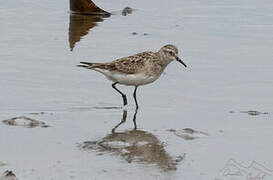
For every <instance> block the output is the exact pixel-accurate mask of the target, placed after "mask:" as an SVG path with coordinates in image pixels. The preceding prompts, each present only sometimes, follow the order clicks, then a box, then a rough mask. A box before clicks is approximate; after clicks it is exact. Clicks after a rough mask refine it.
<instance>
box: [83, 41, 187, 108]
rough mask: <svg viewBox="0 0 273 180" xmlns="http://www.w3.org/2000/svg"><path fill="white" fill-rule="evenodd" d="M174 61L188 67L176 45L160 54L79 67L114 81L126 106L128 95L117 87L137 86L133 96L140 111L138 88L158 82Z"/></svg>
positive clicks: (85, 64)
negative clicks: (120, 85)
mask: <svg viewBox="0 0 273 180" xmlns="http://www.w3.org/2000/svg"><path fill="white" fill-rule="evenodd" d="M174 60H176V61H178V62H179V63H181V64H183V65H184V66H185V67H187V65H186V64H185V63H184V62H183V61H182V60H181V59H180V58H179V57H178V49H177V48H176V47H175V46H174V45H171V44H168V45H165V46H163V47H162V48H161V49H160V50H159V51H158V52H151V51H146V52H142V53H138V54H135V55H132V56H128V57H124V58H120V59H117V60H114V61H112V62H105V63H92V62H80V63H81V65H78V66H79V67H84V68H87V69H91V70H95V71H98V72H100V73H102V74H104V75H105V76H106V78H107V79H109V80H111V81H113V82H114V83H113V84H112V87H113V88H114V89H115V90H116V91H117V92H118V93H120V94H121V96H122V98H123V104H124V105H126V104H127V98H126V95H125V94H124V93H122V92H121V91H120V90H119V89H117V88H116V85H117V84H123V85H127V86H135V90H134V94H133V95H134V100H135V104H136V108H137V109H138V103H137V98H136V91H137V88H138V87H139V86H141V85H145V84H149V83H152V82H154V81H155V80H157V79H158V78H159V77H160V75H161V74H162V73H163V71H164V69H165V68H166V67H167V65H168V64H169V63H170V62H172V61H174Z"/></svg>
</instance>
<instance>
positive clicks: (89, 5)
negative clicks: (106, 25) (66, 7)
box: [70, 0, 111, 17]
mask: <svg viewBox="0 0 273 180" xmlns="http://www.w3.org/2000/svg"><path fill="white" fill-rule="evenodd" d="M70 11H71V13H74V14H85V15H100V16H104V17H109V16H111V13H109V12H107V11H104V10H102V9H101V8H99V7H98V6H96V5H95V3H93V2H92V1H91V0H70Z"/></svg>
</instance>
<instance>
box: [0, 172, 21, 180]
mask: <svg viewBox="0 0 273 180" xmlns="http://www.w3.org/2000/svg"><path fill="white" fill-rule="evenodd" d="M0 180H18V179H17V177H16V176H15V174H14V173H13V172H12V171H9V170H6V171H5V172H4V173H3V175H2V176H1V177H0Z"/></svg>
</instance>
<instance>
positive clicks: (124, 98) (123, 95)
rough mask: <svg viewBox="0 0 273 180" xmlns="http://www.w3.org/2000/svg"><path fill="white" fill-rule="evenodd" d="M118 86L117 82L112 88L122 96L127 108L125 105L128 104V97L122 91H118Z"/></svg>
mask: <svg viewBox="0 0 273 180" xmlns="http://www.w3.org/2000/svg"><path fill="white" fill-rule="evenodd" d="M116 84H118V83H117V82H115V83H113V84H112V87H113V88H114V89H115V90H116V91H117V92H118V93H119V94H121V96H122V99H123V105H124V106H125V105H126V104H127V98H126V95H125V94H123V93H122V92H121V91H120V90H118V89H117V88H116Z"/></svg>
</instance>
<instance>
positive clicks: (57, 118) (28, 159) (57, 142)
mask: <svg viewBox="0 0 273 180" xmlns="http://www.w3.org/2000/svg"><path fill="white" fill-rule="evenodd" d="M95 3H97V4H98V5H99V6H100V7H101V8H103V9H105V10H107V11H110V12H115V15H113V16H112V17H110V18H107V19H104V20H103V21H101V20H99V21H98V22H97V21H96V22H95V24H96V26H93V25H92V23H91V22H90V24H89V23H88V22H89V21H81V20H78V21H77V20H76V23H75V22H74V25H75V24H76V26H74V28H76V27H78V28H79V29H77V28H76V30H75V31H74V32H71V30H72V29H73V20H75V19H73V18H71V17H70V14H69V13H68V7H69V4H68V2H67V1H45V0H41V1H35V2H34V1H29V0H25V1H20V2H17V1H16V2H15V1H14V0H12V1H6V2H5V4H2V5H1V7H0V13H1V16H0V21H1V28H0V34H1V35H2V36H1V41H0V58H1V59H0V84H1V88H0V93H1V97H0V107H1V108H0V112H1V113H0V120H1V123H0V162H2V163H4V164H5V165H4V166H0V174H2V172H4V171H5V170H6V169H10V170H13V171H14V173H15V174H16V175H17V177H19V178H20V179H28V180H32V179H46V180H48V179H81V180H85V179H129V178H130V179H200V180H201V179H204V180H205V179H217V178H218V179H221V180H222V179H224V180H226V179H232V178H233V179H234V178H237V179H245V178H246V177H247V175H249V177H250V176H251V177H256V178H257V177H258V175H263V179H272V176H273V171H272V169H273V158H272V155H271V152H272V149H273V141H272V135H273V133H272V128H271V127H272V125H273V122H272V113H273V112H272V107H273V101H272V91H273V86H272V84H273V80H272V77H273V73H272V68H273V61H272V50H273V49H272V47H273V34H272V31H273V4H272V3H270V1H268V0H262V1H254V0H250V1H243V0H239V1H234V0H233V1H221V2H219V1H215V0H211V1H190V2H188V1H178V0H174V1H171V2H165V1H163V0H160V1H155V0H152V1H148V2H146V1H142V0H139V1H135V2H131V1H121V2H115V3H113V2H108V1H106V0H102V1H100V2H95ZM155 4H156V6H155ZM125 6H130V7H132V8H134V9H136V10H135V11H133V13H132V14H129V15H127V16H121V15H120V13H121V10H122V9H123V8H124V7H125ZM77 23H79V24H81V25H82V26H83V28H82V29H81V28H80V25H77ZM85 23H86V24H85ZM88 28H91V29H89V31H88V30H87V29H88ZM133 32H136V33H137V34H136V35H133V34H132V33H133ZM71 33H73V35H75V34H76V35H75V36H76V37H75V36H74V41H75V44H74V45H73V46H74V48H73V51H71V47H72V46H71V44H70V43H71V42H72V41H71V39H72V38H73V37H72V36H71ZM144 33H147V35H144ZM78 34H80V35H81V34H82V37H79V35H78ZM69 35H70V36H69ZM167 43H172V44H175V45H176V46H177V47H178V48H179V50H180V56H181V57H183V58H184V61H185V62H186V64H187V65H188V66H189V67H188V68H184V67H183V66H181V65H180V64H178V63H172V64H170V65H169V66H168V67H167V69H166V74H165V75H163V76H162V77H161V78H160V79H159V80H158V81H156V82H155V83H153V84H151V85H147V86H144V87H140V88H139V90H138V100H139V104H140V109H139V111H138V113H137V114H136V124H137V131H139V132H134V130H133V129H134V122H133V118H134V114H135V109H134V101H133V98H132V92H133V88H130V87H123V86H120V89H122V91H123V92H126V94H128V98H129V99H128V101H129V105H128V106H127V107H125V110H127V116H126V122H124V123H123V124H121V125H120V126H119V127H118V128H117V129H116V131H115V132H116V133H121V136H122V138H121V139H122V143H121V142H113V139H111V138H109V137H112V136H111V135H113V134H112V129H113V128H114V127H115V126H116V125H118V124H119V123H120V122H121V120H122V119H124V108H120V107H121V105H122V99H121V97H120V96H119V94H117V93H116V92H115V91H114V90H113V89H112V88H111V86H110V85H111V83H110V82H109V81H107V80H106V79H105V78H104V77H103V76H102V75H101V74H98V73H96V72H89V71H87V70H84V69H81V68H77V67H76V65H77V64H78V63H79V61H82V60H85V61H97V62H104V61H110V60H113V59H115V58H118V57H123V56H127V55H131V54H134V53H137V52H140V51H144V50H152V51H156V50H158V49H159V48H160V47H161V46H163V45H165V44H167ZM248 111H259V112H261V113H260V114H258V115H256V116H252V115H249V113H245V112H248ZM41 112H43V113H41ZM33 113H34V114H33ZM20 116H25V117H28V118H31V119H36V120H38V121H41V122H44V123H46V125H49V126H50V127H48V128H41V127H39V126H38V127H35V128H27V127H24V126H8V125H6V124H5V123H2V120H7V119H11V118H14V117H20ZM185 128H190V129H193V130H196V131H199V132H204V133H206V134H208V135H205V136H203V135H198V134H189V137H191V136H192V137H193V138H189V139H188V140H187V139H185V138H182V137H180V136H178V135H177V133H175V132H181V130H182V129H185ZM170 129H172V130H175V132H174V131H170ZM128 132H132V133H128ZM128 134H129V135H128ZM130 134H132V136H130ZM137 134H139V136H138V135H137ZM143 134H144V135H147V136H148V137H149V138H148V140H147V139H145V138H147V137H146V136H145V137H144V136H142V135H143ZM180 135H181V134H180ZM137 137H139V138H137ZM183 137H184V136H183ZM105 139H106V140H107V142H108V144H107V147H108V146H110V145H111V147H112V146H114V147H116V146H118V150H116V151H114V152H111V151H109V150H107V148H106V150H105V151H102V152H100V150H101V149H100V147H101V146H97V144H96V143H95V145H96V146H94V148H93V149H92V148H91V149H87V150H82V148H79V147H82V146H81V145H83V144H84V143H86V142H101V141H103V140H105ZM124 139H125V140H129V142H126V141H125V140H124ZM114 140H115V139H114ZM118 140H120V139H118ZM141 140H143V141H141ZM109 141H110V142H111V143H109ZM115 141H117V140H115ZM145 141H146V142H145ZM132 142H134V143H132ZM149 143H150V145H151V147H150V146H145V145H147V144H148V145H149ZM109 144H110V145H109ZM91 145H92V143H91ZM132 145H135V147H134V148H132ZM92 147H93V146H92ZM126 148H127V149H126ZM153 148H154V149H153ZM108 149H109V148H108ZM128 149H129V150H128ZM133 150H135V151H133ZM136 150H137V151H136ZM152 152H154V153H152ZM124 154H126V155H124ZM136 154H137V155H136ZM152 155H155V156H158V157H159V158H158V160H157V159H156V158H154V156H152ZM178 157H183V158H182V159H180V160H179V158H178ZM160 158H162V159H161V160H160ZM154 159H156V160H157V161H155V160H154ZM173 162H176V163H173ZM253 162H254V163H253ZM164 163H165V164H164ZM251 163H252V165H251ZM162 164H163V166H162ZM168 166H171V168H170V169H171V170H168V168H166V167H168ZM248 166H249V167H248ZM162 167H163V168H162ZM166 169H167V170H166ZM228 170H230V171H228ZM237 170H238V171H237ZM234 172H237V174H236V173H234ZM238 172H240V173H241V174H240V173H238Z"/></svg>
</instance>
